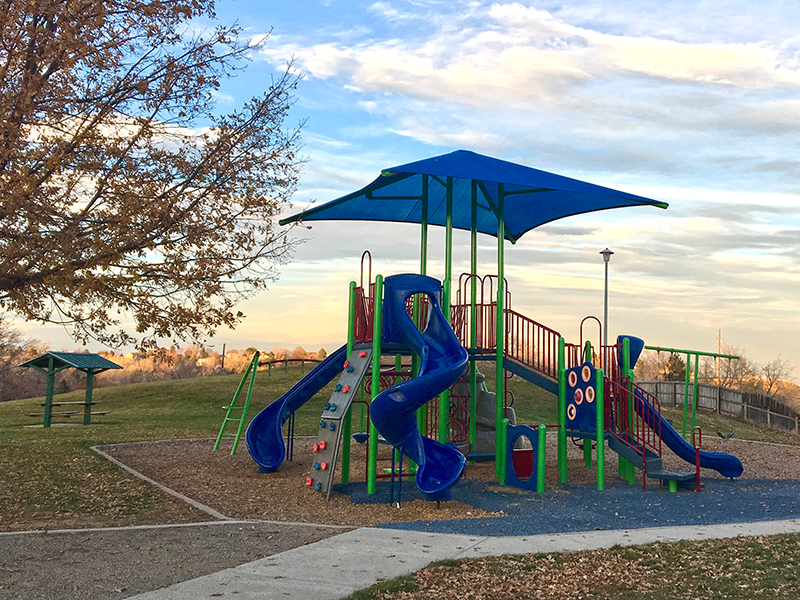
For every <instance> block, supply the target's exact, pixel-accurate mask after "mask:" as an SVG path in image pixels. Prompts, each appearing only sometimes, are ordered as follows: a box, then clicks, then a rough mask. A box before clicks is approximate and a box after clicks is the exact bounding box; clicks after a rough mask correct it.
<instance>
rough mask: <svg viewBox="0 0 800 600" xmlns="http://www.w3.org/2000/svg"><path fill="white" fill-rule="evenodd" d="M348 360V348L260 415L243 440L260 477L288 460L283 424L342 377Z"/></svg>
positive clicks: (304, 378) (328, 358)
mask: <svg viewBox="0 0 800 600" xmlns="http://www.w3.org/2000/svg"><path fill="white" fill-rule="evenodd" d="M345 360H347V345H346V344H345V345H344V346H342V347H341V348H339V349H338V350H337V351H336V352H334V353H333V354H330V355H329V356H328V357H327V358H326V359H325V360H323V361H322V362H321V363H319V364H318V365H317V366H316V367H314V369H313V370H311V371H310V372H309V373H308V374H307V375H306V376H305V377H303V378H302V379H301V380H300V381H298V382H297V383H296V384H295V385H294V386H293V387H292V388H291V389H290V390H289V391H288V392H286V393H285V394H284V395H283V396H281V397H280V398H278V399H277V400H275V401H274V402H272V403H271V404H270V405H269V406H267V407H266V408H264V409H263V410H262V411H261V412H260V413H258V414H257V415H256V416H255V417H254V418H253V420H252V421H250V425H248V427H247V433H245V436H244V439H245V442H247V449H248V450H249V451H250V456H252V457H253V460H254V461H256V462H257V463H258V470H259V472H260V473H269V472H272V471H275V470H276V469H277V468H278V467H279V466H280V465H281V463H282V462H283V460H284V459H285V458H286V445H285V444H284V442H283V432H282V429H283V424H284V423H285V422H286V420H287V419H288V418H289V417H290V416H291V414H292V413H293V412H294V411H296V410H297V409H298V408H300V407H301V406H303V404H305V403H306V402H308V401H309V400H310V399H311V398H313V397H314V396H315V395H316V394H318V393H319V392H320V390H322V388H324V387H325V386H326V385H328V383H330V382H331V381H332V380H333V378H334V377H336V376H337V375H339V374H341V372H342V365H343V364H344V361H345Z"/></svg>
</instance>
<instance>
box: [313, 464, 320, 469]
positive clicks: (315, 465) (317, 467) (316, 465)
mask: <svg viewBox="0 0 800 600" xmlns="http://www.w3.org/2000/svg"><path fill="white" fill-rule="evenodd" d="M319 467H320V465H319V463H314V470H315V471H319Z"/></svg>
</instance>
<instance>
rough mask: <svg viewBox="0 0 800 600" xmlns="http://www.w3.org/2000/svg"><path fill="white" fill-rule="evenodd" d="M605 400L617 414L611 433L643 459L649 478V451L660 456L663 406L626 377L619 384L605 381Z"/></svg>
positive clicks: (607, 379) (645, 472) (645, 471)
mask: <svg viewBox="0 0 800 600" xmlns="http://www.w3.org/2000/svg"><path fill="white" fill-rule="evenodd" d="M605 397H606V398H607V399H609V401H610V403H611V406H612V414H613V415H614V420H613V423H612V427H611V434H612V435H613V436H614V437H616V438H617V439H618V440H619V441H620V442H622V443H623V444H625V445H627V446H629V447H630V448H632V449H633V451H634V452H635V453H636V454H638V455H640V456H641V457H642V470H643V471H644V476H645V477H646V475H647V450H650V451H651V452H653V454H655V455H656V456H658V457H660V456H661V403H660V402H659V400H658V398H656V397H655V396H653V395H652V394H650V393H648V392H646V391H645V390H643V389H641V388H640V387H638V386H636V385H635V384H634V383H632V382H631V381H629V380H628V379H627V378H622V379H620V380H617V381H615V380H612V379H609V378H606V380H605ZM637 404H638V405H639V407H640V408H639V410H636V405H637Z"/></svg>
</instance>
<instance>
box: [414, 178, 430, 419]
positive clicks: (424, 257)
mask: <svg viewBox="0 0 800 600" xmlns="http://www.w3.org/2000/svg"><path fill="white" fill-rule="evenodd" d="M429 183H430V180H429V176H428V175H423V176H422V219H421V222H420V240H419V248H420V250H419V273H420V275H427V274H428V187H429ZM419 321H420V305H419V294H414V323H417V324H419ZM419 362H420V361H419V357H418V356H417V355H416V354H414V355H413V356H412V357H411V376H412V377H416V376H417V373H419ZM426 410H427V409H426V407H425V406H424V405H423V406H420V407H419V409H418V410H417V427H418V428H419V430H420V431H425V424H426V422H427V414H426Z"/></svg>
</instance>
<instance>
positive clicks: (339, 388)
mask: <svg viewBox="0 0 800 600" xmlns="http://www.w3.org/2000/svg"><path fill="white" fill-rule="evenodd" d="M334 391H336V392H341V391H342V384H341V383H337V384H336V387H335V388H334Z"/></svg>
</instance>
